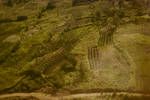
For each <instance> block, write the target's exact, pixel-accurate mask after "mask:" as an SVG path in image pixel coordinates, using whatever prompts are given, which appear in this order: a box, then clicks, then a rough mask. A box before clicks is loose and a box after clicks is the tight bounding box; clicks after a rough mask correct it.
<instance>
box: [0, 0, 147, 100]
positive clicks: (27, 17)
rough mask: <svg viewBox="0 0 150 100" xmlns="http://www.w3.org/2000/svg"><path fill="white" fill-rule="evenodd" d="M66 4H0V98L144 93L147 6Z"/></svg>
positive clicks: (21, 0)
mask: <svg viewBox="0 0 150 100" xmlns="http://www.w3.org/2000/svg"><path fill="white" fill-rule="evenodd" d="M2 1H3V0H2ZM72 2H74V0H73V1H71V0H61V1H59V0H37V2H33V1H32V0H17V1H16V2H15V1H14V0H7V2H4V4H1V7H0V8H3V9H0V15H1V16H0V30H1V31H0V40H1V41H0V71H1V73H0V93H10V92H33V91H37V90H40V89H41V88H47V87H51V89H52V91H54V92H57V91H59V90H65V89H66V90H74V89H91V88H102V89H107V88H111V89H120V90H127V91H128V90H130V91H146V92H147V91H148V92H149V91H150V88H149V87H148V86H149V83H150V76H149V66H150V63H149V61H150V54H149V52H150V50H149V49H150V47H149V45H150V41H149V40H150V37H149V36H150V35H149V32H150V24H149V22H150V16H149V11H150V8H149V6H148V1H146V0H145V1H139V0H131V1H130V0H128V1H127V0H94V1H90V0H87V1H86V0H83V1H82V0H81V1H79V2H77V3H79V5H78V4H77V5H75V6H72ZM84 2H85V3H84ZM87 2H88V3H87ZM0 3H1V2H0ZM80 3H81V4H82V5H80ZM89 48H91V50H93V51H91V52H92V53H91V56H90V57H89V52H88V49H89ZM93 48H94V49H93ZM95 48H96V49H95ZM90 62H92V63H94V64H95V63H96V64H97V67H96V68H93V66H90V64H89V63H90ZM97 62H98V63H97ZM125 98H126V97H125Z"/></svg>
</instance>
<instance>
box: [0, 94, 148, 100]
mask: <svg viewBox="0 0 150 100" xmlns="http://www.w3.org/2000/svg"><path fill="white" fill-rule="evenodd" d="M125 96H127V97H136V98H140V97H147V98H149V100H150V94H143V93H130V92H115V93H113V92H98V93H77V94H69V95H58V96H52V95H51V94H45V93H12V94H2V95H0V100H3V99H5V98H11V97H35V98H37V99H39V100H70V99H79V98H91V97H100V98H103V99H102V100H107V99H105V98H115V97H125ZM110 100H112V99H110ZM138 100H139V99H138ZM141 100H142V99H141Z"/></svg>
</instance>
